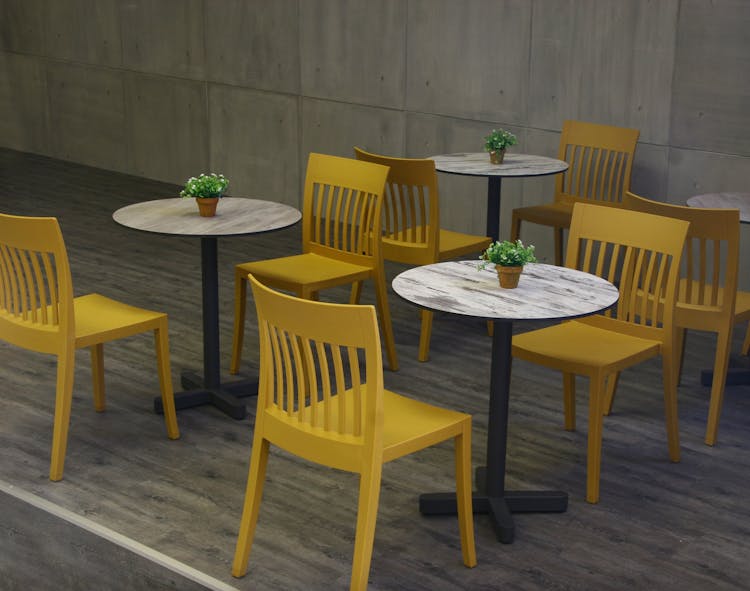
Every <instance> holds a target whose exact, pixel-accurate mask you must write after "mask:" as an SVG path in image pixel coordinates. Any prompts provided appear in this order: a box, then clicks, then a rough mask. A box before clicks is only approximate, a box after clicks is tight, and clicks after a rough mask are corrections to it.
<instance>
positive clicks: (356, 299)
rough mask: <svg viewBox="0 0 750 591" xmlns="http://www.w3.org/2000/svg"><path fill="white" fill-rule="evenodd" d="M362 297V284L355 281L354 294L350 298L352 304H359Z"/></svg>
mask: <svg viewBox="0 0 750 591" xmlns="http://www.w3.org/2000/svg"><path fill="white" fill-rule="evenodd" d="M361 296H362V282H361V281H355V282H354V283H352V293H351V295H350V296H349V303H350V304H359V298H360V297H361Z"/></svg>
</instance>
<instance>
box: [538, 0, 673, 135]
mask: <svg viewBox="0 0 750 591" xmlns="http://www.w3.org/2000/svg"><path fill="white" fill-rule="evenodd" d="M677 9H678V1H677V0H660V1H659V2H651V1H649V0H632V1H629V2H621V1H620V0H604V1H602V0H566V1H563V2H561V1H560V0H537V1H536V2H534V14H533V35H532V44H531V88H530V92H529V94H530V100H529V104H530V110H529V123H530V125H532V126H533V127H541V128H544V129H555V130H559V129H561V127H562V122H563V120H565V119H583V120H586V121H594V122H597V123H607V124H610V125H621V126H624V127H635V128H637V129H640V130H641V140H643V141H648V142H652V143H666V141H667V139H668V137H669V109H670V83H671V79H672V64H673V56H674V42H675V41H674V39H675V28H676V20H677Z"/></svg>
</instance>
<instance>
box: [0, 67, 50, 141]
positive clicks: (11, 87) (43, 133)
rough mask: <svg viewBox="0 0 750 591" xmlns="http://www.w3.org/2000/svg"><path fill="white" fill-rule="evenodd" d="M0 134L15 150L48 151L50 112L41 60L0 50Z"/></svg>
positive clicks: (45, 78)
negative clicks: (0, 51)
mask: <svg viewBox="0 0 750 591" xmlns="http://www.w3.org/2000/svg"><path fill="white" fill-rule="evenodd" d="M0 137H2V138H3V144H4V145H5V146H7V147H9V148H13V149H15V150H22V151H25V152H35V153H37V154H49V113H48V111H47V77H46V75H45V66H44V62H42V60H41V59H39V58H36V57H29V56H24V55H16V54H11V53H0Z"/></svg>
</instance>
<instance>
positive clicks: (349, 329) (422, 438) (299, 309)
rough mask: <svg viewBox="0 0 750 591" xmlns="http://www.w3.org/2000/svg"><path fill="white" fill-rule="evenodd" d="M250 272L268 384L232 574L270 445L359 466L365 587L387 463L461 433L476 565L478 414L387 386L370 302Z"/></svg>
mask: <svg viewBox="0 0 750 591" xmlns="http://www.w3.org/2000/svg"><path fill="white" fill-rule="evenodd" d="M248 279H249V281H250V282H251V285H252V289H253V296H254V299H255V305H256V308H257V311H258V327H259V331H260V385H259V388H258V410H257V413H256V416H255V430H254V436H253V447H252V453H251V456H250V471H249V475H248V479H247V491H246V493H245V502H244V509H243V511H242V519H241V521H240V530H239V537H238V540H237V548H236V552H235V555H234V563H233V566H232V574H233V575H234V576H235V577H241V576H244V575H245V573H246V572H247V566H248V559H249V556H250V549H251V546H252V543H253V535H254V533H255V526H256V523H257V520H258V510H259V508H260V501H261V496H262V494H263V484H264V480H265V474H266V466H267V462H268V454H269V449H270V445H271V444H273V445H276V446H278V447H280V448H282V449H285V450H286V451H287V452H289V453H292V454H295V455H297V456H300V457H302V458H305V459H307V460H309V461H312V462H316V463H318V464H322V465H324V466H329V467H331V468H336V469H339V470H346V471H348V472H354V473H357V474H359V475H360V481H359V503H358V508H357V529H356V536H355V541H354V557H353V565H352V577H351V589H355V590H358V589H365V588H366V587H367V580H368V574H369V571H370V559H371V556H372V546H373V540H374V536H375V522H376V519H377V511H378V498H379V494H380V480H381V472H382V466H383V464H384V463H385V462H390V461H391V460H395V459H397V458H400V457H402V456H405V455H407V454H410V453H413V452H416V451H419V450H421V449H424V448H426V447H429V446H431V445H434V444H436V443H439V442H442V441H447V440H449V439H453V440H454V442H455V446H456V454H455V458H456V498H457V505H458V523H459V532H460V538H461V549H462V554H463V562H464V564H465V565H466V566H467V567H473V566H475V565H476V552H475V547H474V525H473V516H472V500H471V416H470V415H467V414H464V413H461V412H456V411H452V410H446V409H442V408H438V407H436V406H432V405H430V404H426V403H423V402H418V401H416V400H412V399H410V398H406V397H404V396H400V395H399V394H396V393H394V392H391V391H389V390H385V389H384V388H383V362H382V357H381V350H380V337H379V334H378V326H377V320H376V315H375V309H374V308H373V307H372V306H357V305H349V304H328V303H321V302H314V301H306V300H303V299H299V298H294V297H291V296H288V295H285V294H282V293H279V292H275V291H272V290H271V289H268V288H267V287H265V286H263V285H261V283H259V282H258V281H257V280H256V279H255V278H254V277H252V275H251V276H249V278H248ZM365 377H366V381H365Z"/></svg>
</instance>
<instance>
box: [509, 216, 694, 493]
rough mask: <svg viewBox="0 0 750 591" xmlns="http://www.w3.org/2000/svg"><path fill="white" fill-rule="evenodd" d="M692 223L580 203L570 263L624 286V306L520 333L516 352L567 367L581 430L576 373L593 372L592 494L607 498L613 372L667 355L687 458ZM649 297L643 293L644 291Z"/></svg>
mask: <svg viewBox="0 0 750 591" xmlns="http://www.w3.org/2000/svg"><path fill="white" fill-rule="evenodd" d="M688 225H689V224H688V222H685V221H682V220H676V219H672V218H665V217H660V216H654V215H649V214H645V213H640V212H634V211H628V210H625V209H620V208H613V207H602V206H598V205H590V204H583V203H578V204H576V205H575V207H574V209H573V220H572V223H571V226H570V239H569V242H568V249H567V256H566V261H565V263H566V266H567V267H572V268H576V269H579V270H582V271H587V272H589V273H594V274H596V275H599V276H601V277H604V278H605V279H607V280H609V281H611V282H612V283H614V284H615V285H617V286H618V289H619V292H620V299H619V300H618V303H617V306H616V311H614V312H613V311H611V310H610V311H607V312H606V313H604V314H597V315H594V316H587V317H585V318H581V319H578V320H571V321H569V322H563V323H562V324H558V325H555V326H550V327H547V328H542V329H539V330H535V331H531V332H527V333H523V334H519V335H516V336H514V337H513V356H514V357H516V358H518V359H524V360H526V361H531V362H533V363H538V364H540V365H544V366H546V367H550V368H552V369H557V370H560V371H561V372H562V374H563V388H564V406H565V428H566V429H567V430H570V431H572V430H574V429H575V379H576V375H584V376H587V377H588V378H589V432H588V463H587V482H586V500H587V501H588V502H589V503H596V502H598V501H599V473H600V466H601V448H602V422H603V411H604V404H605V395H606V392H605V390H606V382H607V379H608V378H611V379H614V375H615V374H616V373H618V372H620V371H622V370H623V369H626V368H628V367H631V366H633V365H636V364H638V363H641V362H642V361H645V360H647V359H650V358H652V357H659V356H660V357H661V360H662V372H663V382H664V408H665V414H666V425H667V441H668V445H669V457H670V459H671V460H672V461H673V462H678V461H679V459H680V443H679V432H678V428H677V368H678V364H679V347H678V344H677V334H676V333H677V329H676V325H675V324H674V322H673V320H674V308H675V301H676V290H677V281H678V279H679V266H680V259H681V256H682V249H683V246H684V243H685V236H686V234H687V229H688ZM643 293H645V294H647V296H648V297H645V298H644V297H638V294H643Z"/></svg>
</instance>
